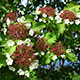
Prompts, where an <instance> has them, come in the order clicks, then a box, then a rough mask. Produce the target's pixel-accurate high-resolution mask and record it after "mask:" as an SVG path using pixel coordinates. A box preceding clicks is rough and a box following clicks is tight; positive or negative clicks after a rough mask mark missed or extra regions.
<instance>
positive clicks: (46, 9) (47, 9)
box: [39, 7, 55, 17]
mask: <svg viewBox="0 0 80 80" xmlns="http://www.w3.org/2000/svg"><path fill="white" fill-rule="evenodd" d="M39 11H40V12H41V14H46V15H47V16H48V17H50V16H53V17H54V16H55V10H54V9H53V8H50V7H42V8H39Z"/></svg>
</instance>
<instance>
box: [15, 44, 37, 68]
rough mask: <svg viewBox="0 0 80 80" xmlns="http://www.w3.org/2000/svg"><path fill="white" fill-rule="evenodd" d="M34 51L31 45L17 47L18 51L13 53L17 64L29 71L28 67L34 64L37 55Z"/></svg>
mask: <svg viewBox="0 0 80 80" xmlns="http://www.w3.org/2000/svg"><path fill="white" fill-rule="evenodd" d="M33 52H34V50H33V49H32V47H31V46H30V45H29V46H28V45H24V44H21V45H19V46H18V47H17V49H16V51H15V52H14V53H13V56H14V58H13V59H15V63H16V64H18V65H19V67H20V68H25V69H28V66H30V65H31V63H32V62H34V58H35V57H36V55H33Z"/></svg>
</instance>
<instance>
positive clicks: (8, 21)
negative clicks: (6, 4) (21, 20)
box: [6, 18, 10, 26]
mask: <svg viewBox="0 0 80 80" xmlns="http://www.w3.org/2000/svg"><path fill="white" fill-rule="evenodd" d="M6 23H7V25H8V26H9V25H10V20H9V18H7V21H6Z"/></svg>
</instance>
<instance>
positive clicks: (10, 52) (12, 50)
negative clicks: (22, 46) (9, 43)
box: [9, 46, 16, 55]
mask: <svg viewBox="0 0 80 80" xmlns="http://www.w3.org/2000/svg"><path fill="white" fill-rule="evenodd" d="M15 50H16V46H13V47H10V51H9V54H10V55H12V54H13V52H14V51H15Z"/></svg>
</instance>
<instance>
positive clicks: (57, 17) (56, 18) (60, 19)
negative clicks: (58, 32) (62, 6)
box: [55, 15, 62, 23]
mask: <svg viewBox="0 0 80 80" xmlns="http://www.w3.org/2000/svg"><path fill="white" fill-rule="evenodd" d="M55 20H57V23H61V22H62V18H60V16H59V15H57V16H56V17H55Z"/></svg>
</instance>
